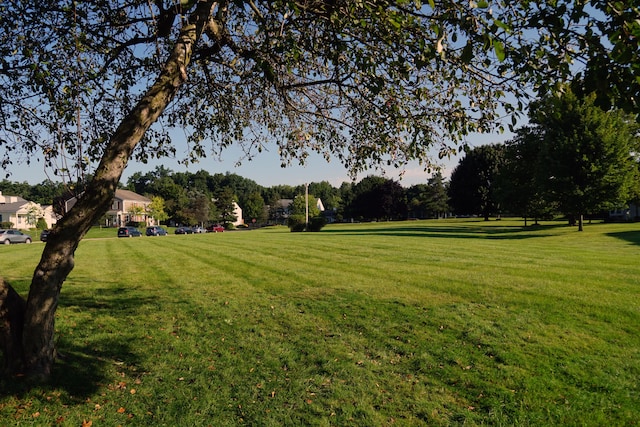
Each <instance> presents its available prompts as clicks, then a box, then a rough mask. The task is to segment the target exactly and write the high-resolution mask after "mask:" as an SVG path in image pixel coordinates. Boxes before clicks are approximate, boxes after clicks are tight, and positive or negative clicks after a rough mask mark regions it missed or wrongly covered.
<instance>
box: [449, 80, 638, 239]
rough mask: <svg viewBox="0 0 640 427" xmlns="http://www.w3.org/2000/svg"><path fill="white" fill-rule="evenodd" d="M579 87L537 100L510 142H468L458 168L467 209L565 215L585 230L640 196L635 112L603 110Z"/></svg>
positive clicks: (456, 207)
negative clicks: (590, 218) (588, 219)
mask: <svg viewBox="0 0 640 427" xmlns="http://www.w3.org/2000/svg"><path fill="white" fill-rule="evenodd" d="M595 101H596V99H595V97H594V96H593V95H580V94H579V93H575V92H574V91H573V90H571V88H565V91H564V92H563V93H561V94H559V95H554V96H547V97H543V98H541V99H540V100H538V101H536V102H535V103H533V104H532V105H531V106H530V111H529V125H528V126H525V127H522V128H520V129H518V130H517V131H516V136H515V137H514V138H513V139H512V140H510V141H507V142H506V143H505V144H500V145H497V144H494V145H485V146H480V147H476V148H473V149H470V150H468V152H467V153H466V155H465V157H464V158H463V159H461V160H460V163H459V164H458V166H457V167H456V168H455V170H454V171H453V173H452V175H451V182H450V187H449V194H450V197H451V198H450V201H451V207H452V209H453V211H454V212H456V213H459V214H474V215H480V216H483V217H484V218H485V219H488V218H489V216H490V215H500V214H512V215H513V214H515V215H518V216H521V217H524V218H525V223H526V219H527V218H531V219H533V220H534V221H537V220H538V219H540V218H547V217H551V216H554V215H557V214H561V215H564V216H565V217H567V218H568V219H569V221H570V223H577V225H578V227H579V229H580V230H582V226H583V218H584V216H585V215H587V214H600V213H602V212H606V211H608V210H612V209H616V208H622V207H625V206H628V205H629V203H636V204H637V203H638V202H639V201H640V166H639V165H640V132H639V129H640V128H639V126H638V123H637V122H636V120H635V117H634V116H631V115H627V114H625V113H623V112H622V111H620V110H615V109H610V110H606V111H605V110H603V109H602V108H600V107H599V106H598V105H596V103H595Z"/></svg>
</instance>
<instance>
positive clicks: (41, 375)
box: [0, 1, 215, 382]
mask: <svg viewBox="0 0 640 427" xmlns="http://www.w3.org/2000/svg"><path fill="white" fill-rule="evenodd" d="M214 3H215V2H212V1H209V2H204V1H203V2H200V3H198V6H197V9H196V11H195V12H194V14H193V15H192V16H191V17H190V19H189V22H190V23H189V24H186V25H184V27H183V28H182V29H181V32H180V36H179V38H178V40H177V42H176V44H175V46H174V49H173V52H172V53H171V55H170V57H169V58H168V60H167V62H166V63H165V66H164V68H163V70H162V71H161V73H160V75H159V76H158V78H157V80H156V81H155V83H154V84H153V85H152V86H151V87H150V88H149V90H148V91H147V92H146V94H145V95H144V96H143V97H142V99H141V100H140V101H139V102H138V104H137V105H136V106H135V107H134V108H133V110H131V112H129V114H128V115H127V116H126V117H125V118H124V119H123V121H122V123H121V124H120V125H119V126H118V128H117V129H116V131H115V133H114V135H113V136H112V137H111V139H110V140H109V143H108V144H107V146H106V148H105V152H104V154H103V156H102V159H101V161H100V164H99V165H98V168H97V169H96V172H95V174H94V177H93V179H92V180H91V182H90V183H89V185H88V186H87V188H86V190H85V192H84V193H83V194H81V195H80V197H79V199H78V202H77V203H76V204H75V205H74V207H73V208H72V209H71V210H70V211H69V212H68V213H67V214H66V215H65V216H64V217H63V218H62V220H61V221H59V222H58V224H57V225H56V226H55V228H54V229H53V230H52V232H51V233H50V234H49V236H48V238H47V244H46V246H45V248H44V251H43V253H42V256H41V258H40V263H39V264H38V266H37V267H36V269H35V272H34V274H33V278H32V282H31V286H30V288H29V296H28V298H27V301H26V306H25V303H24V300H22V298H20V296H19V295H17V293H15V291H13V289H11V288H10V287H8V286H7V285H4V284H3V285H2V288H0V292H2V293H0V322H2V323H1V325H2V327H1V328H0V333H1V334H2V337H1V338H0V339H2V342H0V344H2V351H3V353H4V356H5V374H9V375H19V374H25V375H26V376H27V377H29V378H30V379H33V380H36V381H39V382H42V381H46V380H47V379H48V378H49V377H50V375H51V370H52V369H53V362H54V356H55V351H54V319H55V312H56V309H57V308H58V297H59V295H60V290H61V289H62V284H63V283H64V281H65V280H66V278H67V276H68V275H69V273H70V272H71V270H72V269H73V266H74V254H75V251H76V248H77V247H78V244H79V243H80V240H82V238H83V237H84V235H85V234H86V233H87V231H89V229H90V228H91V226H92V225H93V224H94V223H95V222H96V221H97V220H98V219H99V218H100V217H101V216H102V215H104V214H105V213H106V212H107V210H108V208H109V206H110V204H111V201H112V199H113V196H114V194H115V190H116V188H117V186H118V182H120V177H121V176H122V172H123V171H124V168H125V167H126V165H127V162H128V161H129V158H130V157H131V154H132V152H133V149H134V148H135V146H136V145H137V143H138V142H139V141H140V139H141V138H142V136H143V135H144V133H145V132H146V131H147V129H149V127H150V126H151V125H152V124H153V122H155V121H156V120H157V119H158V117H159V116H160V114H162V112H163V111H164V109H165V108H166V106H167V105H168V104H169V102H170V101H171V100H172V99H173V97H174V96H175V94H176V92H177V90H178V88H179V87H180V86H181V85H182V84H183V83H184V81H185V80H186V78H187V75H186V68H187V66H188V65H189V63H190V61H191V55H192V52H193V47H194V45H195V44H196V43H197V41H198V39H199V38H200V35H201V34H202V31H203V28H204V27H205V25H206V24H207V22H208V19H209V16H210V15H211V10H212V8H213V6H214ZM20 301H22V302H20ZM5 311H6V312H5ZM20 332H22V337H21V340H20V339H19V338H18V337H19V336H20Z"/></svg>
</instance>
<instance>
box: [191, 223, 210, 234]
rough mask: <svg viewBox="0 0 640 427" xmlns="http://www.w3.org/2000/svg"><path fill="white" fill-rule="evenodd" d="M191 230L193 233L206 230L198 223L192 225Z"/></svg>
mask: <svg viewBox="0 0 640 427" xmlns="http://www.w3.org/2000/svg"><path fill="white" fill-rule="evenodd" d="M191 231H193V232H194V233H198V234H199V233H206V232H207V230H205V229H204V228H202V227H200V226H199V225H194V226H193V227H191Z"/></svg>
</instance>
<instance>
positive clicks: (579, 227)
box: [578, 214, 584, 231]
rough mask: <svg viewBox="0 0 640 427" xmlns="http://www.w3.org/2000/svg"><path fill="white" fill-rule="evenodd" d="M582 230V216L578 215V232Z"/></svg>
mask: <svg viewBox="0 0 640 427" xmlns="http://www.w3.org/2000/svg"><path fill="white" fill-rule="evenodd" d="M583 230H584V215H583V214H578V231H583Z"/></svg>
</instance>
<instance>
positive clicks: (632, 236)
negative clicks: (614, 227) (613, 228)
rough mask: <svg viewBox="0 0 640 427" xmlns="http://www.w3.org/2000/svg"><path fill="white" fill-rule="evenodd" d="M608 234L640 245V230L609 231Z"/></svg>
mask: <svg viewBox="0 0 640 427" xmlns="http://www.w3.org/2000/svg"><path fill="white" fill-rule="evenodd" d="M607 236H611V237H615V238H617V239H621V240H624V241H626V242H629V243H631V244H633V245H638V246H640V231H620V232H618V233H607Z"/></svg>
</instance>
